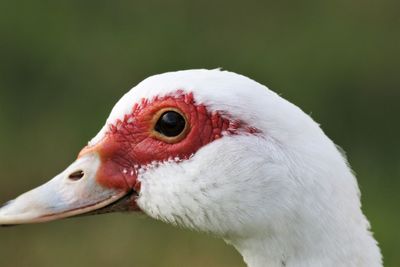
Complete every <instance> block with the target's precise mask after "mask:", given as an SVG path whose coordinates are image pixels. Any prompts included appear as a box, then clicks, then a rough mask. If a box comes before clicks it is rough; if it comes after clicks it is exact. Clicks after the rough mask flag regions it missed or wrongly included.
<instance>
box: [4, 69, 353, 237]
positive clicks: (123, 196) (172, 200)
mask: <svg viewBox="0 0 400 267" xmlns="http://www.w3.org/2000/svg"><path fill="white" fill-rule="evenodd" d="M329 152H332V153H329ZM328 165H333V166H335V167H337V168H336V169H337V170H340V169H346V170H347V169H348V168H347V166H346V163H345V162H344V161H343V158H342V157H341V155H340V154H339V153H338V152H337V150H336V147H335V146H334V145H333V143H332V142H331V141H330V140H329V139H328V138H326V136H325V135H324V134H323V133H322V131H321V130H320V128H319V127H318V125H317V124H316V123H315V122H314V121H312V119H311V118H310V117H309V116H307V115H306V114H304V113H303V112H302V111H301V110H300V109H299V108H297V107H296V106H294V105H292V104H291V103H289V102H288V101H286V100H284V99H282V98H281V97H279V96H278V95H277V94H275V93H274V92H272V91H270V90H269V89H267V88H266V87H265V86H263V85H261V84H259V83H257V82H255V81H253V80H251V79H249V78H247V77H244V76H241V75H238V74H235V73H232V72H228V71H221V70H188V71H179V72H171V73H165V74H160V75H155V76H152V77H150V78H147V79H146V80H144V81H143V82H141V83H139V84H138V85H137V86H136V87H134V88H133V89H132V90H130V91H129V92H128V93H127V94H126V95H124V96H123V97H122V98H121V99H120V101H119V102H118V103H117V104H116V105H115V107H114V108H113V110H112V112H111V114H110V116H109V118H108V119H107V122H106V124H105V126H104V127H103V128H102V129H101V130H100V132H99V133H98V134H97V135H96V136H95V137H94V138H93V139H92V140H91V141H90V142H89V144H88V145H87V146H86V147H84V148H83V149H82V151H81V152H80V153H79V155H78V158H77V160H76V161H75V162H73V163H72V164H71V165H70V166H69V167H68V168H67V169H66V170H64V171H63V172H61V173H60V174H59V175H57V176H56V177H54V178H53V179H51V180H50V181H49V182H47V183H46V184H44V185H42V186H40V187H38V188H35V189H33V190H31V191H29V192H27V193H25V194H22V195H21V196H19V197H17V198H16V199H15V200H12V201H10V202H8V203H7V204H6V205H4V206H3V207H2V208H1V209H0V224H3V225H7V224H23V223H35V222H45V221H51V220H55V219H61V218H66V217H71V216H77V215H85V214H96V213H105V212H112V211H142V212H144V213H146V214H147V215H149V216H150V217H153V218H156V219H160V220H163V221H165V222H168V223H172V224H176V225H181V226H184V227H187V228H191V229H196V230H201V231H205V232H210V233H213V234H216V235H219V236H223V237H226V236H238V237H239V236H241V235H245V234H246V235H249V234H252V233H253V232H254V234H256V233H257V232H259V231H260V229H266V231H272V230H271V229H275V228H279V227H283V225H285V224H286V222H287V221H288V220H289V221H293V220H292V219H291V218H292V217H294V216H296V214H298V212H297V211H298V208H299V205H304V203H305V202H308V204H310V205H311V204H312V203H313V202H314V201H317V203H319V200H317V199H316V198H318V197H319V196H320V198H321V199H322V198H323V197H324V196H323V193H318V192H319V191H321V192H325V191H324V190H325V189H326V188H329V186H331V185H332V183H336V184H337V185H338V186H339V185H340V181H343V180H340V179H338V180H337V181H336V182H332V181H331V180H330V178H329V177H330V175H327V176H326V177H325V178H320V179H321V180H316V179H315V177H320V176H323V175H317V174H321V172H327V173H328V172H329V170H330V169H331V168H329V167H327V166H328ZM325 167H327V168H326V169H325ZM352 180H354V179H352ZM327 181H328V182H327ZM331 182H332V183H331ZM346 183H353V184H352V186H350V187H349V189H342V191H346V190H350V191H351V190H353V191H357V188H356V186H355V184H354V181H351V180H350V181H348V182H346ZM325 187H326V188H325ZM307 190H308V191H313V193H309V192H308V193H307V194H304V193H305V191H307ZM327 190H328V189H327ZM329 190H330V189H329ZM329 190H328V192H330V191H329ZM314 191H315V192H314ZM314 193H315V194H314ZM342 193H344V194H345V193H346V192H342ZM310 196H315V197H310ZM321 203H322V202H321ZM256 229H257V231H256Z"/></svg>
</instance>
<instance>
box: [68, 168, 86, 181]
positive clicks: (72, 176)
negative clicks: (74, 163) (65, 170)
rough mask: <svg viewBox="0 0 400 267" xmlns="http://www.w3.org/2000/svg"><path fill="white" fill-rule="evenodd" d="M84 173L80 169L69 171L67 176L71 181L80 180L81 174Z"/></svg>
mask: <svg viewBox="0 0 400 267" xmlns="http://www.w3.org/2000/svg"><path fill="white" fill-rule="evenodd" d="M84 175H85V173H84V172H83V171H82V170H79V171H76V172H73V173H71V174H70V175H69V176H68V178H69V179H71V180H73V181H78V180H80V179H81V178H82V177H83V176H84Z"/></svg>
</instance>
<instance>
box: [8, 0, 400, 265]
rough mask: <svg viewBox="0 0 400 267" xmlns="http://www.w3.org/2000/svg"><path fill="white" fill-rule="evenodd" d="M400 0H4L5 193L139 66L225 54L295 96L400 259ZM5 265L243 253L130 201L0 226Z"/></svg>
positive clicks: (43, 166)
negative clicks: (135, 209) (334, 147)
mask: <svg viewBox="0 0 400 267" xmlns="http://www.w3.org/2000/svg"><path fill="white" fill-rule="evenodd" d="M399 3H400V2H399V1H387V0H383V1H372V0H365V1H355V0H350V1H344V0H339V1H309V0H306V1H247V2H245V1H240V2H239V1H237V2H235V1H210V0H204V1H184V0H172V1H161V0H160V1H156V0H149V1H119V0H116V1H103V0H98V1H84V0H81V1H66V0H64V1H19V0H15V1H12V0H1V1H0V202H3V201H6V200H8V199H11V198H14V197H15V196H16V195H18V194H20V193H22V192H24V191H26V190H29V189H31V188H33V187H35V186H37V185H39V184H41V183H43V182H45V181H47V180H48V179H50V178H51V177H53V176H54V175H55V174H57V173H58V172H60V171H62V170H63V169H64V167H66V166H67V165H68V164H69V163H70V162H72V161H73V160H74V159H75V157H76V155H77V152H78V151H79V150H80V149H81V148H82V147H83V146H84V145H85V144H86V142H87V141H88V140H89V139H90V138H91V137H92V136H94V135H95V134H96V133H97V131H98V130H99V129H100V127H101V126H102V125H103V124H104V122H105V119H106V117H107V115H108V114H109V112H110V110H111V108H112V106H113V105H114V104H115V103H116V101H117V100H118V99H119V98H120V97H121V96H122V95H123V94H124V93H125V92H127V91H128V90H129V89H130V88H131V87H133V86H134V85H135V84H137V83H138V82H139V81H141V80H142V79H144V78H145V77H147V76H150V75H152V74H156V73H162V72H166V71H173V70H180V69H190V68H216V67H222V68H224V69H227V70H231V71H235V72H238V73H241V74H244V75H246V76H249V77H251V78H253V79H255V80H257V81H259V82H261V83H263V84H265V85H267V86H268V87H269V88H271V89H273V90H275V91H276V92H278V93H279V94H281V95H282V96H283V97H285V98H287V99H288V100H290V101H292V102H294V103H295V104H297V105H298V106H299V107H301V108H302V109H303V110H304V111H305V112H306V113H309V114H311V115H312V117H313V118H314V119H315V120H316V121H318V122H319V123H320V124H321V125H322V128H323V129H324V130H325V132H326V133H327V134H328V135H329V136H330V137H331V138H332V139H333V140H334V141H335V142H336V143H337V144H339V145H340V146H341V147H342V148H343V149H344V150H345V151H346V152H347V155H348V157H349V161H350V163H351V165H352V167H353V169H354V170H355V173H356V174H357V177H358V181H359V184H360V188H361V191H362V202H363V210H364V212H365V213H366V214H367V216H368V218H369V219H370V221H371V224H372V229H373V231H374V233H375V236H376V238H377V239H378V241H379V243H380V246H381V248H382V251H383V255H384V259H385V266H394V267H395V266H400V253H399V248H400V246H399V245H400V234H399V231H398V228H396V227H399V221H400V220H399V218H400V214H399V203H400V195H399V193H398V191H399V185H400V156H399V145H400V142H399V138H400V125H399V115H400V104H399V100H400V78H399V62H400V15H399V11H400V4H399ZM0 266H1V267H15V266H16V267H19V266H21V267H32V266H33V267H36V266H40V267H54V266H56V267H58V266H60V267H64V266H77V267H80V266H96V267H102V266H121V267H123V266H199V267H200V266H208V267H213V266H215V267H217V266H218V267H221V266H222V267H223V266H244V264H243V263H242V259H241V257H240V255H239V254H238V253H237V252H236V251H235V250H234V249H233V248H232V247H230V246H228V245H226V244H225V243H224V242H223V241H222V240H218V239H215V238H212V237H209V236H207V235H204V234H200V233H194V232H190V231H187V230H182V229H177V228H174V227H172V226H169V225H165V224H163V223H160V222H156V221H154V220H151V219H148V218H145V217H143V216H138V215H123V214H122V215H121V214H112V215H103V216H94V217H87V218H80V219H69V220H64V221H59V222H54V223H48V224H40V225H27V226H20V227H14V228H0Z"/></svg>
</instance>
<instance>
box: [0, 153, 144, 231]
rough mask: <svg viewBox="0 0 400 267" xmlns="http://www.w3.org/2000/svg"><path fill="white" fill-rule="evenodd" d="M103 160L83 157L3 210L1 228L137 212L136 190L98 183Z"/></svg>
mask: <svg viewBox="0 0 400 267" xmlns="http://www.w3.org/2000/svg"><path fill="white" fill-rule="evenodd" d="M101 164H102V162H101V159H100V157H99V155H98V154H97V153H95V152H93V153H88V154H85V155H83V156H82V157H79V158H78V159H77V160H76V161H75V162H74V163H72V164H71V165H70V166H69V167H68V168H67V169H66V170H65V171H64V172H62V173H60V174H59V175H57V176H56V177H54V178H53V179H51V180H50V181H49V182H47V183H46V184H44V185H42V186H39V187H37V188H35V189H33V190H31V191H29V192H26V193H25V194H22V195H20V196H19V197H17V198H16V199H14V200H12V201H9V202H8V203H6V204H5V205H3V206H2V207H1V208H0V225H14V224H25V223H38V222H46V221H52V220H56V219H61V218H67V217H71V216H77V215H86V214H99V213H106V212H111V211H129V210H135V209H136V208H135V205H134V203H135V198H136V196H137V195H136V193H135V191H133V190H132V189H123V188H108V187H105V186H103V185H101V184H99V183H98V181H97V179H96V178H97V173H98V171H99V169H100V167H101Z"/></svg>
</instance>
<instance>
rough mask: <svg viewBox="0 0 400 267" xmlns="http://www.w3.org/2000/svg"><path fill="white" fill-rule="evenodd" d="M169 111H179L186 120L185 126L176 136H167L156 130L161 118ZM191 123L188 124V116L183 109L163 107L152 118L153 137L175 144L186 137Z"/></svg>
mask: <svg viewBox="0 0 400 267" xmlns="http://www.w3.org/2000/svg"><path fill="white" fill-rule="evenodd" d="M168 112H174V113H178V114H179V115H180V116H181V117H182V118H183V120H184V123H185V125H184V128H183V129H182V130H181V131H180V133H179V134H177V135H176V136H167V135H165V134H163V133H161V132H159V131H157V130H156V126H157V123H158V122H159V121H160V119H161V118H162V117H163V116H164V115H165V114H166V113H168ZM189 128H190V127H189V124H188V120H187V118H186V116H185V115H184V114H183V112H182V111H180V110H179V109H177V108H172V107H168V108H162V109H160V110H159V111H157V112H156V114H155V115H154V117H153V120H152V124H151V134H152V136H153V137H155V138H157V139H159V140H161V141H163V142H165V143H168V144H175V143H178V142H179V141H181V140H182V139H183V138H185V137H186V135H187V133H188V132H189Z"/></svg>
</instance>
